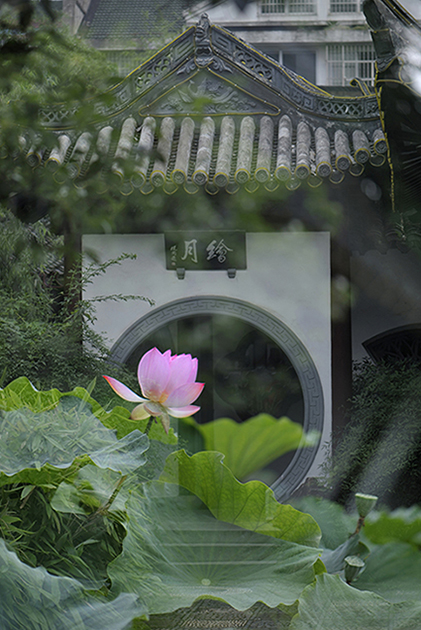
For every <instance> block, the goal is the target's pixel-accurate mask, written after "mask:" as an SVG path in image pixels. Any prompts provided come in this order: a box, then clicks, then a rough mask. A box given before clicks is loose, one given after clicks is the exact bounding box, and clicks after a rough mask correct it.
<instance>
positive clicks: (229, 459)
mask: <svg viewBox="0 0 421 630" xmlns="http://www.w3.org/2000/svg"><path fill="white" fill-rule="evenodd" d="M198 430H199V431H200V433H201V434H202V435H203V438H204V442H205V450H207V451H217V452H218V453H223V455H224V456H225V458H224V464H225V465H226V466H228V468H229V469H230V470H231V471H232V473H233V474H234V476H235V477H237V479H244V478H245V477H247V475H249V474H251V473H253V472H255V471H257V470H260V469H261V468H263V467H264V466H267V465H268V464H270V462H272V461H274V460H275V459H277V458H278V457H280V456H281V455H284V454H285V453H288V452H289V451H294V450H295V449H297V448H299V447H301V448H302V447H305V446H314V445H315V444H316V443H317V440H318V437H319V436H318V434H317V435H315V434H311V435H310V434H309V435H307V436H306V435H305V433H304V431H303V427H302V426H301V425H300V424H298V423H296V422H292V421H291V420H289V419H288V418H281V419H280V420H277V419H276V418H273V417H272V416H270V415H268V414H265V413H261V414H259V415H258V416H255V417H254V418H250V419H249V420H246V421H245V422H241V423H239V422H235V421H234V420H230V419H228V418H221V419H219V420H215V421H214V422H208V423H207V424H202V425H198Z"/></svg>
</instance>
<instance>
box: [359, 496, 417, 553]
mask: <svg viewBox="0 0 421 630" xmlns="http://www.w3.org/2000/svg"><path fill="white" fill-rule="evenodd" d="M364 534H365V535H366V536H367V538H368V539H369V540H371V542H374V543H377V544H379V545H384V544H385V543H388V542H392V541H400V542H409V543H413V544H415V545H421V507H419V506H417V505H413V506H412V507H410V508H398V509H397V510H394V511H393V512H370V514H369V515H368V516H367V518H366V520H365V527H364Z"/></svg>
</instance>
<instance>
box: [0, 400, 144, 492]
mask: <svg viewBox="0 0 421 630" xmlns="http://www.w3.org/2000/svg"><path fill="white" fill-rule="evenodd" d="M0 434H1V436H2V439H1V441H0V472H1V473H2V475H1V478H0V484H4V483H11V482H15V481H17V479H16V475H17V474H18V473H21V472H23V471H25V469H26V473H27V472H28V469H31V470H30V471H31V475H32V476H31V475H29V478H28V475H27V474H26V475H24V477H25V479H23V477H19V480H21V481H22V480H25V481H26V482H28V483H35V484H36V483H37V480H36V477H37V474H36V473H37V471H39V470H40V469H41V468H42V467H43V466H44V465H45V464H47V465H48V466H49V469H50V470H51V468H56V469H66V468H69V467H70V466H71V465H72V463H73V462H74V460H75V459H76V458H81V459H83V458H84V457H85V459H86V456H87V455H88V456H89V458H90V460H91V461H92V462H94V463H95V464H96V465H97V466H99V467H101V468H111V469H113V470H117V471H121V472H123V473H127V472H130V471H131V470H134V469H136V468H138V467H139V466H141V465H143V464H144V462H145V457H144V452H145V451H146V450H147V448H148V445H149V440H148V438H147V436H146V435H144V434H143V433H140V431H133V432H132V433H130V434H128V435H126V436H125V437H124V438H123V439H121V440H118V439H117V437H116V435H115V432H114V431H111V430H109V429H107V428H105V427H104V425H103V424H102V423H101V422H100V421H99V420H98V418H96V416H94V415H93V414H92V412H91V409H90V407H89V406H87V405H86V404H85V403H84V402H83V401H80V400H79V399H77V398H72V397H63V398H62V399H61V400H59V402H58V404H57V405H56V406H55V407H54V408H52V409H50V410H49V411H43V412H40V413H34V412H33V411H31V410H30V409H28V408H21V409H16V410H13V411H2V412H1V415H0ZM85 463H87V462H86V461H85Z"/></svg>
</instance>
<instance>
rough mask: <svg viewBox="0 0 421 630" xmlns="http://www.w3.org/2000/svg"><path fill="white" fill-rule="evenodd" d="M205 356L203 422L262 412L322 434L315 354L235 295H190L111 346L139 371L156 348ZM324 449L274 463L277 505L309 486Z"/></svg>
mask: <svg viewBox="0 0 421 630" xmlns="http://www.w3.org/2000/svg"><path fill="white" fill-rule="evenodd" d="M154 346H156V347H157V348H158V349H159V350H161V351H165V350H167V349H171V351H172V352H173V353H176V354H179V353H182V352H185V353H189V354H191V355H192V356H196V357H198V359H199V375H198V380H199V381H202V382H205V383H206V387H205V389H204V391H203V393H202V395H201V398H200V401H199V404H200V405H201V411H200V412H199V413H198V414H196V415H195V419H196V420H197V421H198V422H199V423H204V422H209V421H210V420H214V419H216V418H220V417H229V418H232V419H234V420H235V421H237V422H242V421H244V420H246V419H247V418H250V417H252V416H254V415H257V414H258V413H261V412H266V413H269V414H270V415H272V416H274V417H276V418H279V417H281V416H287V417H289V418H290V419H291V420H294V421H295V422H299V423H300V424H302V425H303V427H304V429H305V431H310V430H317V431H319V432H320V433H321V432H322V429H323V394H322V387H321V382H320V378H319V376H318V373H317V370H316V367H315V365H314V362H313V360H312V359H311V356H310V355H309V353H308V351H307V350H306V348H305V346H304V345H303V344H302V342H301V341H300V340H299V339H298V337H297V336H296V335H295V334H294V333H293V332H292V331H291V330H290V329H289V328H288V327H287V326H286V325H285V324H283V323H282V322H281V321H280V320H279V319H277V318H276V317H274V316H273V315H271V314H270V313H268V312H266V311H264V310H263V309H260V308H259V307H256V306H254V305H252V304H249V303H247V302H243V301H241V300H236V299H232V298H220V297H211V296H209V297H200V298H187V299H183V300H177V301H175V302H171V303H168V304H166V305H164V306H161V307H159V308H156V309H154V311H153V312H152V313H150V314H148V315H146V316H144V317H142V318H141V319H139V320H138V321H137V322H135V324H133V325H132V326H131V327H130V328H129V329H128V330H127V331H126V332H125V333H124V334H123V335H122V336H121V337H120V338H119V340H118V341H117V342H116V344H115V345H114V347H113V349H112V358H113V360H115V361H117V362H119V363H125V364H126V365H128V366H129V367H132V368H133V369H135V368H136V367H137V363H138V361H139V359H140V357H141V356H142V355H143V354H144V353H145V352H146V351H147V350H149V349H150V348H151V347H154ZM317 450H318V446H315V447H311V448H304V449H301V450H298V451H296V452H294V453H289V454H287V455H284V456H282V457H281V458H279V459H278V460H276V461H275V462H272V463H271V465H270V468H269V470H266V471H265V472H264V481H265V482H266V483H268V484H270V485H271V487H272V488H273V490H274V491H275V495H276V497H277V499H278V500H285V499H286V498H288V496H290V494H291V493H292V492H293V491H294V489H295V488H296V487H297V486H298V485H299V484H300V483H301V482H302V480H303V479H304V477H305V475H306V473H307V472H308V470H309V468H310V466H311V464H312V462H313V460H314V458H315V455H316V452H317Z"/></svg>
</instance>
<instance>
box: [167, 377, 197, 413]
mask: <svg viewBox="0 0 421 630" xmlns="http://www.w3.org/2000/svg"><path fill="white" fill-rule="evenodd" d="M203 388H204V383H186V385H182V386H181V387H179V388H178V389H176V390H175V391H173V392H172V393H171V394H170V395H169V396H168V398H167V400H166V401H165V406H166V407H184V406H185V405H190V403H192V402H194V401H195V400H196V398H197V397H198V396H199V395H200V394H201V392H202V389H203Z"/></svg>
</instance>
